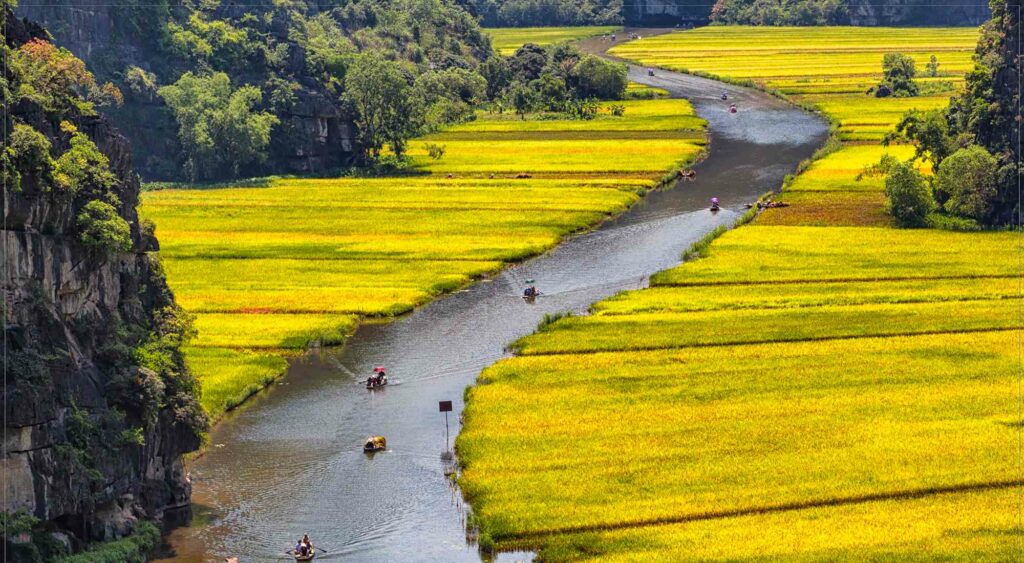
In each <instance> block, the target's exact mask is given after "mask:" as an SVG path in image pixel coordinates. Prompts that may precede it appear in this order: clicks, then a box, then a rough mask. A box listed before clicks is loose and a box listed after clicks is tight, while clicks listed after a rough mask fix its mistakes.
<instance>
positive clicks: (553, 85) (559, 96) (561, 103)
mask: <svg viewBox="0 0 1024 563" xmlns="http://www.w3.org/2000/svg"><path fill="white" fill-rule="evenodd" d="M530 86H531V87H532V88H533V89H534V91H536V92H537V96H538V99H539V102H540V103H541V104H543V105H544V107H545V108H546V109H548V110H550V111H561V110H562V109H563V108H564V107H565V102H566V100H567V99H568V97H569V89H568V88H566V86H565V80H562V79H561V78H560V77H558V76H555V75H554V74H551V73H550V72H545V73H544V74H542V75H541V76H540V78H538V79H537V80H534V81H533V82H531V83H530Z"/></svg>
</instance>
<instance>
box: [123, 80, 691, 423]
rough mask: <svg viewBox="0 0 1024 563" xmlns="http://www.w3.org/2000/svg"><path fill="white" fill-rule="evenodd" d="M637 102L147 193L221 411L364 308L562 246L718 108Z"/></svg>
mask: <svg viewBox="0 0 1024 563" xmlns="http://www.w3.org/2000/svg"><path fill="white" fill-rule="evenodd" d="M623 105H624V107H625V113H624V114H623V115H621V116H615V115H612V114H611V113H610V112H609V111H608V108H607V107H602V108H601V111H600V112H599V115H598V116H597V117H596V118H595V119H593V120H588V121H575V120H565V119H539V118H538V117H537V116H528V118H527V119H525V120H524V119H521V118H519V117H518V116H515V115H512V114H487V113H481V114H480V115H479V117H478V119H477V120H475V121H472V122H469V123H466V124H463V125H459V126H456V127H453V128H451V129H449V130H447V131H444V132H441V133H437V134H434V135H431V136H430V137H427V138H423V139H421V140H416V141H413V142H412V144H411V146H410V153H411V157H412V162H413V165H412V170H411V172H412V175H406V176H400V177H389V178H336V179H322V180H315V179H279V180H275V181H273V182H272V183H271V185H270V186H269V187H248V188H246V187H241V188H224V189H175V190H164V191H156V192H148V193H146V194H145V195H144V198H143V202H144V205H143V206H142V212H143V214H144V215H145V216H146V217H148V218H150V219H152V220H153V221H154V222H155V223H156V226H157V235H158V237H159V239H160V242H161V251H160V256H161V259H162V262H163V264H164V268H165V270H166V273H167V279H168V282H169V284H170V286H171V288H172V290H173V291H174V292H175V295H176V297H177V300H178V302H179V303H180V304H181V305H182V306H183V307H184V308H185V309H186V310H187V311H190V312H192V313H195V314H196V315H197V321H196V326H197V328H198V330H199V336H198V338H197V339H196V340H195V341H194V342H193V343H192V345H191V346H190V348H189V350H188V352H187V359H188V361H189V363H190V365H191V366H192V369H193V371H195V372H196V374H197V375H198V377H199V380H200V381H201V383H202V384H203V395H202V402H203V405H204V407H205V408H206V409H207V410H208V411H209V412H211V413H212V414H213V415H214V416H215V417H216V416H219V415H221V414H222V413H223V412H224V411H225V409H227V408H229V407H233V406H234V405H237V404H238V403H240V402H241V401H242V400H243V399H244V398H245V397H247V396H248V395H250V394H252V393H253V392H254V391H255V390H257V389H259V388H260V387H262V386H263V385H265V384H266V382H268V381H269V380H270V379H272V378H273V377H274V376H275V375H279V374H280V373H283V371H284V369H285V367H286V363H285V362H284V361H283V360H282V359H281V358H283V357H284V356H287V355H288V354H294V353H297V352H300V351H302V350H303V349H305V348H306V347H307V346H308V345H310V344H312V343H323V344H337V343H339V342H341V341H343V340H344V339H345V337H346V336H347V335H348V334H349V333H350V332H351V331H352V330H354V328H355V327H356V326H357V324H358V320H359V319H360V318H362V317H367V316H374V317H381V316H383V317H387V316H393V315H398V314H402V313H405V312H408V311H410V310H411V309H412V308H414V307H416V306H417V305H420V304H423V303H426V302H427V301H429V300H430V299H431V298H433V297H435V296H437V295H439V294H441V293H444V292H448V291H451V290H454V289H457V288H459V287H462V286H464V285H466V284H468V283H471V282H472V281H473V280H475V279H478V278H480V277H483V276H486V275H488V274H491V273H494V272H495V271H497V270H499V269H500V268H501V267H502V266H503V265H504V264H506V263H508V262H511V261H515V260H522V259H524V258H526V257H528V256H532V255H536V254H538V253H541V252H543V251H545V250H548V249H550V248H551V247H553V246H554V245H555V244H557V243H558V242H559V241H560V240H561V239H562V238H563V237H565V236H566V235H569V234H571V233H573V232H577V231H580V230H584V229H587V228H590V227H592V226H593V225H595V224H597V223H599V222H601V221H602V220H604V219H605V218H607V217H609V216H612V215H615V214H618V213H620V212H622V211H623V210H625V209H626V208H628V207H629V206H630V205H632V204H633V203H635V202H636V201H637V200H638V199H639V197H640V196H641V195H642V194H643V193H644V192H646V191H647V190H649V189H651V188H652V187H654V186H655V185H656V184H657V182H658V180H659V179H660V178H661V177H662V176H663V175H665V174H666V173H667V172H670V171H672V170H673V169H675V168H678V167H680V166H686V165H687V164H689V163H691V162H693V160H694V159H696V158H697V157H698V156H699V155H700V153H701V151H702V150H703V146H704V143H705V140H704V134H703V130H704V122H703V121H702V120H700V119H698V118H696V117H694V115H693V111H692V108H691V106H690V105H689V103H688V102H686V101H685V100H650V101H629V102H624V103H623ZM428 142H429V143H434V144H438V145H441V146H443V147H444V149H445V154H444V156H443V157H442V158H441V159H440V160H434V159H432V158H430V157H429V156H428V155H427V151H426V150H425V148H424V144H425V143H428Z"/></svg>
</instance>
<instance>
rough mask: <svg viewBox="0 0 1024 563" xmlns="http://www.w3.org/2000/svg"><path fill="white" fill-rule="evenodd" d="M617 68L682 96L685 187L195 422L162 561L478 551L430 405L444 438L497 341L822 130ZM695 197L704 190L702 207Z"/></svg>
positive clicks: (681, 240)
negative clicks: (442, 405) (695, 127)
mask: <svg viewBox="0 0 1024 563" xmlns="http://www.w3.org/2000/svg"><path fill="white" fill-rule="evenodd" d="M597 41H600V40H597ZM608 46H610V45H608V44H607V42H605V43H603V44H601V43H595V42H593V41H590V42H585V44H584V45H583V47H584V49H587V50H591V51H598V52H602V51H603V49H604V48H606V47H608ZM629 77H630V79H631V80H633V81H635V82H640V83H644V84H648V85H651V86H656V87H659V88H664V89H666V90H668V91H669V92H670V94H671V95H672V96H673V97H685V98H687V99H689V100H690V101H691V102H692V104H693V106H694V109H695V110H696V112H697V114H698V115H699V116H700V117H702V118H704V119H706V120H707V121H708V130H709V136H710V141H711V142H710V152H709V155H708V157H707V158H706V159H705V160H704V161H703V162H701V163H700V164H698V165H697V166H696V167H695V169H696V171H697V176H696V180H695V181H692V182H685V183H680V184H678V185H676V186H674V187H673V188H672V189H665V190H659V191H655V192H652V193H650V194H648V195H647V196H646V197H645V198H644V199H643V200H642V201H640V202H639V203H638V204H636V205H635V206H634V207H632V208H631V209H630V210H629V211H627V212H626V213H624V214H622V215H620V216H619V217H618V218H616V219H614V220H609V221H607V222H605V223H604V224H603V225H601V226H600V228H598V229H596V230H594V231H591V232H588V233H585V234H582V235H579V236H574V237H571V238H569V239H567V240H566V241H564V242H563V243H562V244H561V245H559V246H558V247H557V248H555V249H554V250H552V251H551V252H549V253H547V254H544V255H542V256H540V257H537V258H534V259H532V260H529V261H526V262H524V263H522V264H519V265H516V266H513V267H510V268H508V269H506V270H504V271H502V272H501V273H499V274H497V275H495V276H494V277H493V278H491V279H489V280H486V281H485V282H481V283H477V284H475V285H473V286H471V287H469V288H468V289H466V290H463V291H460V292H458V293H455V294H453V295H449V296H446V297H443V298H441V299H438V300H437V301H435V302H433V303H431V304H429V305H427V306H424V307H422V308H420V309H418V310H416V311H415V312H413V313H412V314H410V315H408V316H406V317H403V318H400V319H398V320H396V321H395V322H392V323H387V324H367V325H364V326H362V327H360V328H359V330H358V331H357V332H356V334H355V335H353V336H352V337H351V338H350V339H349V340H348V342H347V344H346V345H345V346H344V347H342V348H339V349H327V350H323V351H321V352H320V353H319V354H317V355H315V356H311V357H308V358H305V359H303V360H300V361H297V362H295V363H294V365H293V366H292V367H291V368H290V370H289V372H288V374H287V375H286V376H285V377H284V378H282V379H281V380H280V382H279V383H278V384H277V385H274V386H273V387H272V388H271V389H270V390H268V391H267V392H265V393H262V394H260V395H259V396H258V397H256V398H254V399H253V400H252V401H251V404H249V405H247V406H246V407H245V408H243V409H241V412H239V413H237V414H234V415H232V416H229V417H227V418H226V419H225V420H224V421H223V422H222V423H221V424H219V425H218V426H217V427H216V428H215V429H214V430H213V431H212V432H211V434H210V444H211V446H210V448H209V451H208V453H206V455H204V456H203V457H202V458H200V459H199V460H197V461H196V462H195V463H194V464H193V467H192V468H191V471H192V479H193V502H194V505H195V518H194V519H193V522H192V524H191V525H189V526H186V527H181V528H177V529H175V530H174V531H172V533H171V534H170V535H169V536H168V537H167V542H168V545H167V546H166V550H165V552H164V554H163V555H164V557H165V558H167V559H168V560H169V559H173V560H177V561H209V560H213V559H217V558H220V560H223V558H224V557H227V556H237V557H240V558H242V560H244V561H280V560H283V559H284V558H285V557H286V556H285V555H284V551H285V550H286V549H288V547H289V546H291V545H294V543H295V540H296V539H297V538H298V537H301V535H302V534H303V533H308V534H309V535H310V537H312V538H313V540H314V542H315V543H318V544H322V545H323V546H324V547H325V548H327V550H328V552H327V553H323V552H321V553H320V554H318V556H317V560H318V561H319V560H332V559H338V560H340V559H345V560H351V561H439V560H440V561H479V559H480V557H479V555H478V552H477V550H476V547H475V546H473V545H469V544H467V542H466V534H465V528H464V517H465V511H466V509H465V507H464V506H462V503H461V498H460V497H459V495H458V493H457V491H454V490H453V489H452V488H451V487H450V486H449V484H448V479H447V478H446V477H445V475H444V467H445V463H444V462H443V461H442V460H441V453H442V452H443V451H444V449H445V433H444V432H445V427H444V416H443V415H442V414H441V413H439V412H438V401H440V400H451V401H453V403H454V412H452V413H451V414H452V415H454V416H451V417H450V418H449V424H450V425H451V427H452V430H451V434H452V437H453V439H454V436H455V435H456V434H457V432H458V417H459V413H460V412H461V411H462V407H463V402H462V399H463V390H464V389H465V388H466V387H467V386H468V385H472V384H473V382H474V380H475V378H476V376H477V374H478V373H479V372H480V371H481V369H483V368H484V367H486V366H488V365H490V364H491V363H493V362H494V361H496V360H498V359H499V358H501V357H503V356H504V355H505V354H506V352H505V346H506V345H507V344H509V343H510V342H512V341H513V340H515V339H516V338H518V337H520V336H523V335H526V334H529V333H530V332H533V331H534V330H535V329H536V327H537V324H538V322H540V320H541V319H542V318H543V317H544V315H545V314H548V313H559V312H563V311H572V312H575V313H577V314H580V313H585V312H586V310H587V307H588V306H589V305H590V304H591V303H593V302H595V301H598V300H600V299H603V298H605V297H608V296H610V295H613V294H615V293H616V292H618V291H621V290H624V289H637V288H640V287H645V286H646V284H647V280H648V278H649V276H650V275H651V274H653V273H655V272H658V271H660V270H664V269H667V268H670V267H672V266H674V265H676V264H678V263H679V261H680V256H681V254H682V252H683V251H684V250H685V249H686V248H687V247H689V246H690V245H691V244H693V243H694V242H696V241H697V240H699V239H700V238H701V237H702V236H704V235H705V234H706V233H708V232H710V231H711V230H713V229H714V228H715V227H717V226H718V225H728V224H732V223H733V222H735V221H736V219H738V217H739V216H740V215H741V214H742V213H743V211H744V208H743V206H744V204H746V203H751V202H753V201H755V200H756V199H757V198H758V196H760V195H761V194H763V193H765V192H767V191H769V190H773V189H778V188H779V187H780V185H781V183H782V179H783V177H784V176H785V175H786V174H789V173H792V172H793V171H794V169H795V168H796V165H797V163H799V162H800V161H801V160H803V159H805V158H808V157H809V156H810V155H811V154H812V152H813V151H814V150H815V149H816V148H817V147H818V146H820V145H821V144H822V143H823V142H824V140H825V138H826V135H827V133H828V126H827V124H826V123H825V122H824V120H822V119H821V118H820V117H818V116H815V115H812V114H809V113H807V112H804V111H802V110H800V109H798V108H796V107H794V106H792V105H790V104H787V103H785V102H783V101H781V100H779V99H777V98H774V97H772V96H770V95H768V94H766V93H763V92H759V91H756V90H752V89H747V88H741V87H737V86H731V85H727V84H723V83H720V82H717V81H713V80H708V79H704V78H698V77H694V76H689V75H684V74H679V73H674V72H669V71H663V70H657V71H656V72H655V76H653V77H652V76H648V75H647V72H646V70H645V69H643V68H640V67H635V66H631V67H630V70H629ZM723 91H725V92H728V94H729V100H728V101H722V100H721V99H720V95H721V93H722V92H723ZM731 103H735V104H737V106H738V108H739V111H738V112H737V113H735V114H731V113H729V112H728V105H729V104H731ZM711 197H718V198H719V199H720V200H721V204H722V210H721V211H720V212H719V213H717V214H713V213H711V212H710V211H709V210H708V201H709V199H710V198H711ZM527 279H535V280H536V282H537V286H538V287H539V289H540V290H541V291H543V295H542V296H541V297H540V298H538V299H537V300H536V302H535V303H532V304H530V303H526V302H524V301H523V299H522V298H521V297H520V295H521V293H522V290H523V287H525V285H526V282H525V280H527ZM375 365H385V366H387V367H388V372H389V377H390V378H391V381H392V382H396V383H399V384H397V385H394V384H393V385H389V386H388V387H387V388H385V389H383V390H378V391H367V390H366V389H365V388H364V387H363V385H362V384H361V382H362V381H364V380H365V378H366V376H367V375H369V374H370V371H371V369H372V368H373V366H375ZM371 434H381V435H384V436H386V437H387V439H388V450H387V451H386V452H382V453H378V454H376V455H373V456H372V457H371V456H368V455H366V454H363V452H362V451H361V446H362V443H363V440H364V439H365V438H366V437H367V436H368V435H371ZM507 557H509V556H506V558H507ZM513 557H514V556H513Z"/></svg>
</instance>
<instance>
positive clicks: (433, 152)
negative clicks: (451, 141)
mask: <svg viewBox="0 0 1024 563" xmlns="http://www.w3.org/2000/svg"><path fill="white" fill-rule="evenodd" d="M423 147H424V148H426V149H427V154H429V155H430V158H432V159H434V160H441V158H443V157H444V152H445V148H444V145H437V144H434V143H426V144H425V145H423Z"/></svg>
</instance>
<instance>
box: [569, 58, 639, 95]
mask: <svg viewBox="0 0 1024 563" xmlns="http://www.w3.org/2000/svg"><path fill="white" fill-rule="evenodd" d="M573 74H574V75H575V77H576V96H577V97H579V98H599V99H603V100H620V99H622V97H623V96H624V95H625V93H626V85H627V84H628V83H629V80H628V78H627V71H626V65H623V64H620V63H613V62H610V61H605V60H603V59H600V58H598V57H595V56H593V55H587V56H586V57H583V59H582V60H580V62H579V63H578V64H577V65H576V66H575V68H574V69H573Z"/></svg>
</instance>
